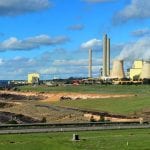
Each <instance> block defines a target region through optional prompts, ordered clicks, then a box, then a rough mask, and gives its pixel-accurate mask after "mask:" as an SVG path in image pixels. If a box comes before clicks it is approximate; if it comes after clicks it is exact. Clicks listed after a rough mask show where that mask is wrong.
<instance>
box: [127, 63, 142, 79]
mask: <svg viewBox="0 0 150 150" xmlns="http://www.w3.org/2000/svg"><path fill="white" fill-rule="evenodd" d="M142 68H143V60H135V61H134V63H133V66H132V68H131V69H130V72H129V77H130V79H131V80H139V78H140V75H141V72H142Z"/></svg>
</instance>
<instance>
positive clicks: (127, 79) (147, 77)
mask: <svg viewBox="0 0 150 150" xmlns="http://www.w3.org/2000/svg"><path fill="white" fill-rule="evenodd" d="M110 62H111V61H110V38H108V36H107V34H105V35H104V37H103V67H102V72H101V75H100V77H98V78H97V79H93V78H92V49H89V71H88V72H89V74H88V77H89V78H88V80H89V81H91V80H93V81H97V80H101V81H102V82H101V83H107V81H109V83H112V84H113V83H114V84H132V83H133V84H134V83H136V84H137V83H139V84H142V83H150V61H146V60H135V61H134V63H133V66H132V68H130V69H128V72H127V73H125V70H124V60H120V59H116V60H113V64H112V65H111V64H110ZM110 66H112V67H110ZM126 74H127V75H126ZM104 81H105V82H104ZM86 82H87V80H86ZM93 83H95V82H93ZM96 83H97V82H96Z"/></svg>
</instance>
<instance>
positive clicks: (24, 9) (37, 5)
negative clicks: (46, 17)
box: [0, 0, 52, 16]
mask: <svg viewBox="0 0 150 150" xmlns="http://www.w3.org/2000/svg"><path fill="white" fill-rule="evenodd" d="M50 6H52V3H51V2H50V1H49V0H0V16H16V15H20V14H24V13H28V12H35V11H39V10H43V9H47V8H49V7H50Z"/></svg>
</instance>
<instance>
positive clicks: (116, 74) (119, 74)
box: [111, 60, 125, 79]
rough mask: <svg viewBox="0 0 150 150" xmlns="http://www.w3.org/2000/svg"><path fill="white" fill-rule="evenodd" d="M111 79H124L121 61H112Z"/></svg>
mask: <svg viewBox="0 0 150 150" xmlns="http://www.w3.org/2000/svg"><path fill="white" fill-rule="evenodd" d="M111 78H118V79H123V78H125V73H124V69H123V60H115V61H113V67H112V72H111Z"/></svg>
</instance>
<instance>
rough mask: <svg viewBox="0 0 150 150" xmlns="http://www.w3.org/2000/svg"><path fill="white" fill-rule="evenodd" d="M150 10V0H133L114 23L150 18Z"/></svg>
mask: <svg viewBox="0 0 150 150" xmlns="http://www.w3.org/2000/svg"><path fill="white" fill-rule="evenodd" d="M149 8H150V1H149V0H131V3H130V4H128V5H127V6H126V7H125V8H124V9H123V10H121V11H119V12H118V13H117V14H116V15H115V16H114V23H123V22H127V21H128V20H132V19H147V18H150V11H149Z"/></svg>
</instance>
